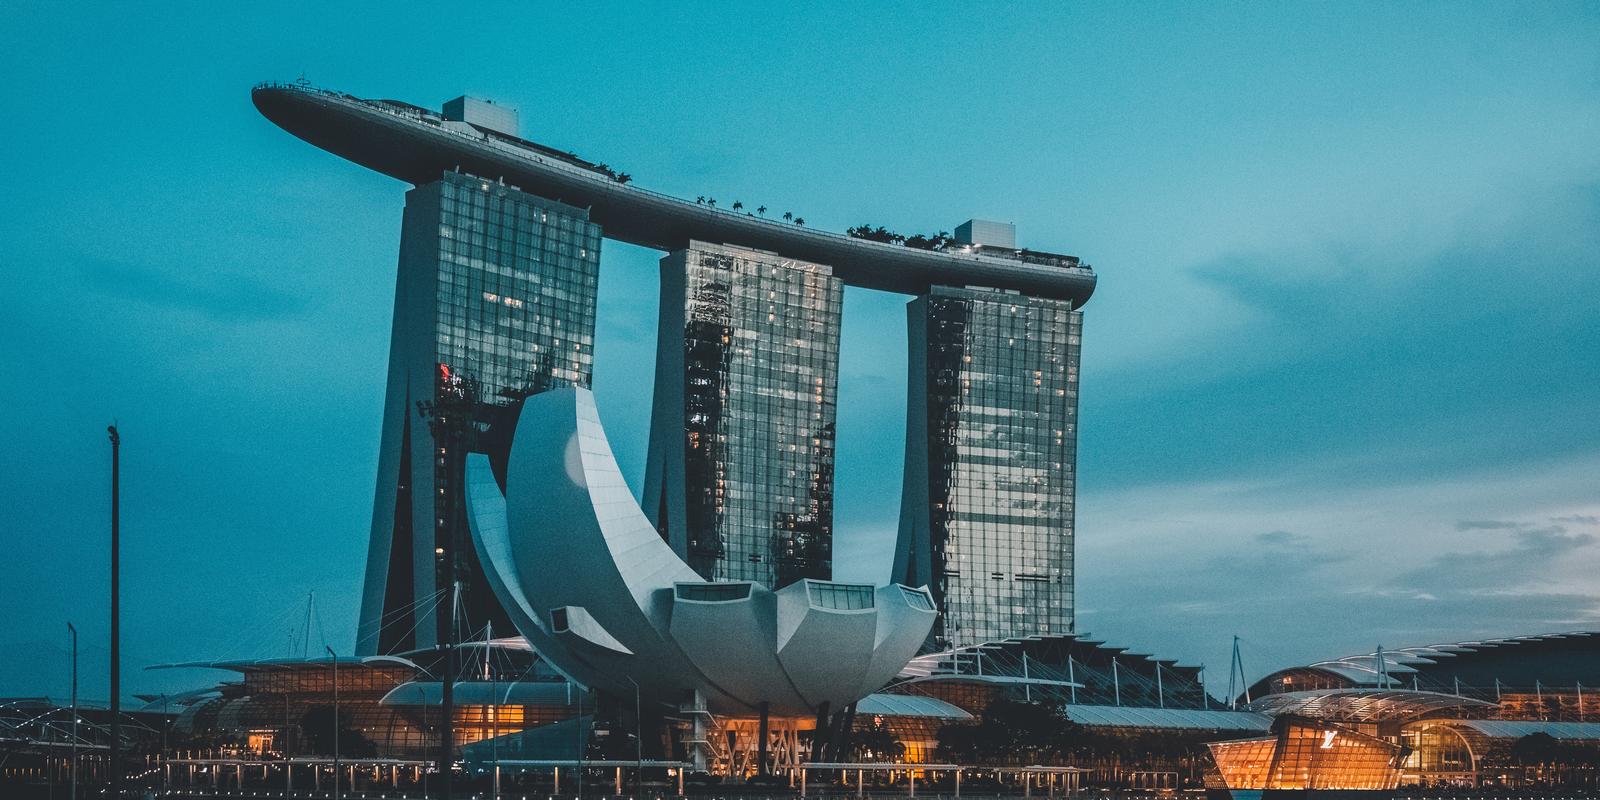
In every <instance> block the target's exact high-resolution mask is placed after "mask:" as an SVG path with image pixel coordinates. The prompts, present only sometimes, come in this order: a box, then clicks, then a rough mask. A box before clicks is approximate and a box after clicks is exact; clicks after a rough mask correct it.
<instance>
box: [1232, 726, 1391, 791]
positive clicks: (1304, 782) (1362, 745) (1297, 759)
mask: <svg viewBox="0 0 1600 800" xmlns="http://www.w3.org/2000/svg"><path fill="white" fill-rule="evenodd" d="M1273 728H1274V733H1275V735H1274V736H1273V737H1272V738H1267V739H1245V740H1242V741H1233V742H1213V743H1211V744H1210V745H1209V747H1210V748H1211V755H1212V758H1213V759H1214V760H1215V762H1216V765H1217V771H1218V773H1219V774H1220V778H1221V781H1222V784H1223V785H1224V786H1225V787H1226V788H1228V789H1233V790H1239V789H1296V790H1305V789H1328V790H1337V789H1367V790H1385V789H1393V788H1395V787H1396V786H1398V785H1399V783H1400V770H1399V762H1400V760H1401V754H1402V752H1403V751H1402V749H1401V747H1400V746H1399V745H1396V744H1393V743H1390V742H1387V741H1384V740H1382V739H1378V738H1374V737H1372V736H1368V735H1365V734H1361V733H1357V732H1355V731H1352V730H1349V729H1347V728H1342V727H1339V726H1335V725H1326V724H1320V723H1314V722H1311V721H1309V720H1297V719H1292V718H1288V717H1280V718H1278V720H1277V722H1275V723H1274V725H1273Z"/></svg>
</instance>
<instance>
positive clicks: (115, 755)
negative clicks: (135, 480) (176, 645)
mask: <svg viewBox="0 0 1600 800" xmlns="http://www.w3.org/2000/svg"><path fill="white" fill-rule="evenodd" d="M106 433H107V435H109V436H110V437H111V753H110V755H111V761H110V763H109V764H108V767H109V768H110V770H111V796H112V797H113V798H115V800H121V799H122V647H121V638H122V628H121V624H120V623H121V620H122V582H121V577H122V576H121V570H120V568H119V565H120V562H121V548H122V537H121V534H122V532H121V522H122V520H121V518H120V514H121V509H120V507H119V506H120V504H121V503H120V498H121V495H122V484H121V464H120V463H119V460H120V458H121V455H122V437H121V436H120V435H119V434H118V433H117V426H116V425H107V426H106Z"/></svg>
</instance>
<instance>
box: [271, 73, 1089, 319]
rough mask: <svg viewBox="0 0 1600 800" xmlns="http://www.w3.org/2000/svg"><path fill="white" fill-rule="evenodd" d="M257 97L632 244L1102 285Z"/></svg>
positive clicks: (303, 101) (873, 279) (855, 269)
mask: <svg viewBox="0 0 1600 800" xmlns="http://www.w3.org/2000/svg"><path fill="white" fill-rule="evenodd" d="M251 99H252V100H253V101H254V102H255V105H256V108H257V109H259V110H260V111H261V113H262V115H264V116H266V117H267V119H270V120H272V121H273V122H274V123H276V124H277V125H278V126H279V127H281V128H283V129H284V130H286V131H289V132H290V133H292V134H294V135H295V136H298V137H300V138H301V139H304V140H306V141H307V142H310V143H311V144H314V145H316V146H317V147H320V148H322V149H324V150H327V151H329V152H331V153H334V154H337V155H339V156H343V157H344V158H346V159H349V160H350V161H354V162H355V163H357V164H360V165H362V166H364V167H367V168H368V169H372V170H376V171H378V172H382V173H384V174H385V175H389V176H392V177H395V178H399V179H400V180H403V181H408V182H410V183H413V184H423V183H429V182H431V181H434V180H437V179H438V177H439V175H440V174H442V173H444V172H447V171H451V170H460V171H462V172H466V173H471V174H473V175H478V176H485V177H488V178H491V179H497V180H504V181H505V182H506V183H508V184H511V185H514V186H516V187H518V188H519V189H522V190H523V191H526V192H530V193H532V194H535V195H539V196H541V197H547V198H550V199H552V200H558V201H560V202H563V203H567V204H568V205H573V206H577V207H579V208H588V209H589V215H590V219H592V220H593V221H594V222H596V223H598V224H599V225H600V226H601V228H602V229H603V230H604V232H605V235H606V236H607V237H609V238H613V239H617V240H619V241H623V242H627V243H629V244H636V245H640V246H643V247H650V248H654V249H657V250H669V251H670V250H675V249H678V248H681V247H683V246H684V245H686V244H687V243H688V242H689V241H690V240H692V239H693V240H700V241H711V242H721V243H724V244H732V245H740V246H744V247H753V248H757V249H761V250H769V251H772V252H775V253H778V254H780V255H783V256H786V257H789V258H795V259H800V260H803V261H812V262H816V263H820V264H827V265H829V266H831V267H832V268H833V270H834V274H836V275H837V276H839V278H840V279H841V280H843V281H844V282H845V283H847V284H849V285H852V286H861V287H865V288H868V289H880V290H884V291H891V292H903V293H907V294H919V293H922V292H925V291H927V289H928V288H929V287H930V286H934V285H945V286H969V285H970V286H986V287H991V288H998V289H1015V290H1017V291H1019V292H1022V293H1024V294H1028V295H1034V296H1038V297H1051V298H1059V299H1066V300H1071V301H1072V303H1073V305H1074V306H1075V307H1076V306H1082V305H1083V303H1084V302H1086V301H1087V300H1088V299H1089V296H1090V295H1091V294H1093V293H1094V287H1095V274H1094V271H1093V270H1092V269H1089V268H1088V267H1086V266H1081V265H1079V266H1071V265H1068V264H1066V263H1063V262H1060V261H1057V260H1056V259H1040V258H1037V257H1035V258H1028V260H1023V258H1016V259H1013V258H1003V257H997V256H993V255H981V254H977V253H965V252H955V251H948V250H946V251H937V250H920V249H917V248H913V247H906V246H903V245H895V244H885V243H881V242H872V241H867V240H864V239H857V238H852V237H850V236H846V235H844V234H839V233H830V232H827V231H821V230H816V229H813V228H807V227H804V226H801V225H794V224H791V223H788V222H782V221H779V220H775V219H766V218H764V217H757V216H754V215H751V214H747V213H741V212H737V211H732V210H728V209H721V208H716V207H713V206H708V205H703V204H699V203H695V202H694V201H691V200H684V199H682V198H677V197H672V196H669V195H665V194H661V193H659V192H653V191H650V190H648V189H642V188H640V187H638V186H635V185H633V184H632V183H622V182H619V181H618V180H616V178H615V177H613V176H612V175H609V174H607V173H606V172H605V171H602V170H600V169H598V168H597V165H595V164H592V163H589V162H586V161H584V160H582V159H580V158H578V157H576V156H574V155H571V154H569V153H563V152H561V151H559V150H556V149H554V148H549V147H545V146H543V145H538V144H535V143H533V142H528V141H525V140H522V139H518V138H516V137H514V136H509V135H506V134H502V133H498V132H495V131H490V130H488V129H484V128H478V127H475V126H471V125H468V124H465V123H461V122H450V121H446V120H444V119H443V118H442V117H441V116H439V115H437V114H434V113H433V112H430V111H427V110H425V109H422V108H420V107H417V106H413V105H410V104H406V103H402V102H398V101H392V100H364V99H361V98H358V97H353V96H351V95H347V94H341V93H338V92H332V91H328V90H324V89H318V88H315V87H311V86H307V85H304V84H262V85H260V86H257V87H256V88H255V89H254V91H252V93H251ZM1026 256H1027V254H1024V257H1026ZM1050 262H1055V263H1050Z"/></svg>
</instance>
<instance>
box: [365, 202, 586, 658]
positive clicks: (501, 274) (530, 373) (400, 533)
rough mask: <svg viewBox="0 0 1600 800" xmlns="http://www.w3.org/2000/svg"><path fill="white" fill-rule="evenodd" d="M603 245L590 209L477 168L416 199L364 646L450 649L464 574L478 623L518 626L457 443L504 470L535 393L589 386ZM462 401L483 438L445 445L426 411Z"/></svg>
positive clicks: (409, 220) (404, 245)
mask: <svg viewBox="0 0 1600 800" xmlns="http://www.w3.org/2000/svg"><path fill="white" fill-rule="evenodd" d="M600 236H601V231H600V227H599V226H598V225H595V224H594V223H592V222H589V221H588V215H587V212H585V211H583V210H581V209H576V208H572V207H569V206H565V205H562V204H560V203H556V202H552V201H549V200H545V199H542V198H539V197H535V196H533V195H529V194H526V193H523V192H521V191H518V190H517V189H515V188H513V187H509V186H506V185H504V184H501V183H498V182H495V181H489V180H485V179H481V178H476V177H473V176H470V175H464V174H460V173H446V174H445V175H443V176H442V177H441V179H440V180H439V181H438V182H436V183H431V184H427V185H423V186H419V187H417V188H415V189H413V190H412V191H410V192H409V193H407V196H406V210H405V217H404V227H403V231H402V236H401V245H400V251H401V252H400V276H399V281H398V283H397V286H396V293H395V326H394V333H393V340H392V342H391V352H390V370H389V393H388V398H387V401H386V407H385V419H384V439H383V452H382V453H381V454H380V459H379V483H378V494H377V498H376V503H375V512H374V515H373V516H374V520H373V532H372V547H371V551H370V553H369V558H368V566H367V590H366V594H365V596H364V597H363V604H362V624H361V631H360V639H361V640H360V642H359V643H358V647H359V648H360V652H366V653H387V652H395V651H403V650H408V649H412V648H420V647H428V646H431V645H432V644H434V643H435V642H437V641H438V638H439V637H440V636H443V635H444V634H445V630H444V624H445V620H447V619H448V614H449V609H450V607H451V603H450V598H449V596H448V595H449V587H450V585H451V582H452V579H453V578H454V577H459V578H460V579H461V581H462V608H463V613H464V615H465V619H467V620H470V621H471V622H472V624H475V625H477V626H479V627H481V626H482V625H483V624H484V622H485V621H492V622H493V623H494V624H495V626H496V627H497V628H498V629H500V630H511V629H512V626H511V623H510V621H509V619H507V618H506V617H505V614H504V612H503V611H502V610H501V609H500V608H499V605H498V602H497V601H496V600H495V598H494V596H493V594H492V592H491V590H490V588H489V586H488V584H487V582H486V581H485V580H484V579H483V578H482V569H481V567H480V566H479V565H478V563H477V558H476V554H475V553H474V552H473V551H472V547H471V543H470V538H469V537H468V535H467V533H466V531H467V526H466V524H465V522H464V520H463V519H462V518H461V515H462V513H463V508H464V503H463V502H462V499H461V495H462V491H463V489H462V486H461V485H460V483H459V481H458V479H457V478H456V475H455V473H456V471H457V470H458V469H459V464H460V459H459V458H456V457H455V456H459V455H462V454H459V453H452V452H451V451H450V447H452V446H459V447H462V448H471V449H475V450H480V451H486V452H489V453H490V456H491V460H492V461H497V462H498V463H499V464H502V465H503V459H504V456H505V452H506V450H507V448H508V447H509V443H510V442H509V431H510V428H511V423H512V422H514V420H515V417H516V411H517V409H518V408H519V405H520V401H521V399H522V398H524V397H526V396H528V395H530V394H534V393H537V392H540V391H543V390H545V389H547V388H553V387H559V386H570V385H577V386H584V387H587V386H588V385H589V382H590V376H591V374H592V370H593V363H594V356H593V345H594V325H595V291H596V284H597V280H598V275H599V258H600ZM462 401H466V406H467V407H469V408H470V409H471V411H470V415H471V422H470V427H471V429H470V432H469V433H468V434H467V435H465V436H463V438H462V439H461V442H462V444H460V445H452V442H451V441H450V440H448V439H447V440H445V441H442V442H439V443H437V444H438V445H439V446H437V447H435V446H434V445H435V442H434V441H433V436H432V435H431V433H430V429H429V426H428V421H427V420H424V419H423V418H422V417H421V416H420V415H419V414H418V411H417V409H418V407H419V406H423V407H426V406H430V405H432V406H437V407H445V406H448V405H451V404H455V405H456V407H460V406H461V405H462ZM435 416H436V417H437V416H438V415H437V414H435ZM414 487H427V489H426V490H425V491H420V492H419V491H415V488H414Z"/></svg>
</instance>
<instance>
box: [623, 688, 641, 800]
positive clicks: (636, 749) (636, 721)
mask: <svg viewBox="0 0 1600 800" xmlns="http://www.w3.org/2000/svg"><path fill="white" fill-rule="evenodd" d="M623 677H625V678H627V679H628V683H631V684H633V760H634V765H633V791H634V792H635V793H637V794H641V795H642V794H644V717H642V716H640V715H639V682H638V681H636V680H634V679H633V676H632V675H625V676H623Z"/></svg>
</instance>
